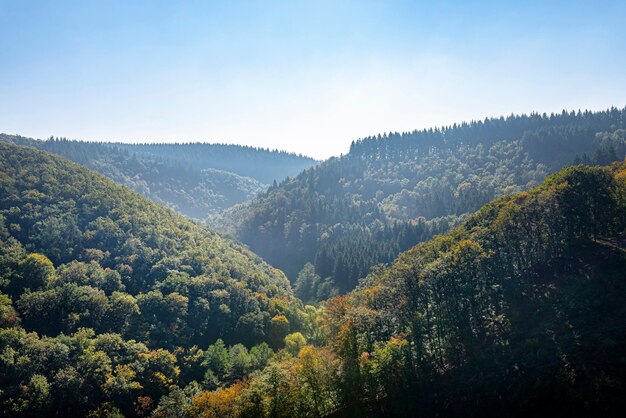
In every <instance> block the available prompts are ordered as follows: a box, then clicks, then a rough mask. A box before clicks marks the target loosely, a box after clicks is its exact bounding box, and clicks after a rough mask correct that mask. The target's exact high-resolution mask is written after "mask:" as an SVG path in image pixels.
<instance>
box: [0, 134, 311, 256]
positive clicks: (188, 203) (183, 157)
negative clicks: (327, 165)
mask: <svg viewBox="0 0 626 418" xmlns="http://www.w3.org/2000/svg"><path fill="white" fill-rule="evenodd" d="M0 141H6V142H12V143H15V144H17V145H27V146H30V147H35V148H39V149H42V150H44V151H49V152H52V153H55V154H58V155H61V156H63V157H65V158H68V159H70V160H72V161H75V162H77V163H79V164H82V165H84V166H86V167H88V168H90V169H92V170H95V171H97V172H99V173H100V174H103V175H105V176H107V177H109V178H110V179H112V180H114V181H116V182H118V183H120V184H122V185H124V186H127V187H129V188H131V189H133V190H135V191H137V192H139V193H141V194H143V195H145V196H147V197H149V198H150V199H152V200H154V201H155V202H159V203H163V204H166V205H168V206H170V207H172V208H174V209H176V210H177V211H179V212H180V213H182V214H184V215H187V216H190V217H193V218H198V219H203V218H205V217H206V216H207V215H209V214H211V213H215V212H218V211H221V210H223V209H226V208H228V207H230V206H233V205H235V204H237V203H240V202H243V201H246V200H248V199H251V198H253V197H254V196H256V195H257V194H258V193H261V192H263V191H265V190H266V189H267V186H268V185H269V184H270V183H272V181H275V180H279V181H280V180H282V179H284V178H285V177H288V176H294V175H296V174H298V173H299V172H300V171H302V170H303V169H305V168H307V167H310V166H312V165H313V164H315V161H314V160H313V159H311V158H308V157H304V156H302V155H296V154H290V153H286V152H281V151H276V150H275V151H270V150H268V149H262V148H253V147H245V146H239V145H225V144H201V143H188V144H121V143H110V142H100V143H95V142H85V141H71V140H67V139H65V138H63V139H61V138H56V139H55V138H50V139H49V140H45V141H42V140H34V139H30V138H24V137H20V136H13V135H5V134H0ZM67 222H71V220H68V219H63V218H50V220H49V221H48V222H47V223H45V224H43V225H42V229H45V228H47V227H50V229H51V230H53V231H54V230H58V228H57V227H56V225H58V224H66V223H67ZM48 223H50V224H52V225H48ZM110 226H112V225H111V222H108V225H107V222H106V221H105V220H103V222H101V223H100V224H99V225H97V226H96V225H94V231H93V233H94V234H95V235H98V234H102V235H103V236H100V237H96V239H101V238H104V239H107V240H109V241H108V242H102V241H100V243H101V244H102V245H103V246H115V245H117V244H116V243H115V235H116V228H113V229H109V227H110ZM68 232H69V231H68ZM107 234H108V235H107ZM105 237H106V238H105ZM47 238H48V239H50V240H57V242H58V241H61V242H62V240H63V236H62V235H58V236H54V235H49V236H48V237H47ZM53 246H54V247H56V248H61V247H62V245H53Z"/></svg>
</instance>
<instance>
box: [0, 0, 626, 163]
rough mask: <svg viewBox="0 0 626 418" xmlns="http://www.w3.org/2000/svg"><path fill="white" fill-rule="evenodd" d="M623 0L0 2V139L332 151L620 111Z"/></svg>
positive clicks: (625, 57) (625, 54)
mask: <svg viewBox="0 0 626 418" xmlns="http://www.w3.org/2000/svg"><path fill="white" fill-rule="evenodd" d="M625 3H626V2H620V1H615V2H602V1H587V2H575V1H563V2H561V1H550V0H543V1H537V2H531V1H515V2H510V3H508V4H507V3H505V2H502V1H497V2H496V1H494V2H487V1H483V2H479V1H462V2H461V1H459V2H444V1H434V0H433V1H429V2H420V1H406V2H404V1H382V0H381V1H354V2H351V1H341V0H335V1H328V2H325V1H316V2H313V1H311V2H297V1H293V0H284V1H262V2H261V1H226V0H224V1H221V2H209V1H197V2H191V1H188V2H185V1H169V0H168V1H154V0H151V1H137V0H124V1H113V0H106V1H105V0H102V1H77V2H70V1H65V2H64V1H41V2H39V1H28V0H0V132H6V133H18V134H21V135H25V136H32V137H38V138H42V137H49V136H50V135H54V136H65V137H68V138H76V139H86V140H117V141H125V142H133V141H150V142H154V141H168V142H169V141H206V142H228V143H240V144H248V145H255V146H263V147H270V148H280V149H285V150H289V151H296V152H302V153H304V154H308V155H311V156H314V157H317V158H322V157H328V156H330V155H338V154H340V153H342V152H344V153H345V152H346V151H347V149H348V146H349V144H350V141H352V140H353V139H357V138H359V137H363V136H367V135H370V134H377V133H381V132H385V131H408V130H413V129H416V128H425V127H431V126H436V125H442V124H449V123H453V122H459V121H463V120H470V119H477V118H479V119H482V118H484V117H485V116H499V115H502V114H510V113H512V112H514V113H523V112H525V113H528V112H531V111H540V112H544V111H546V112H551V111H560V110H561V109H563V108H567V109H579V108H581V109H594V110H596V109H604V108H606V107H609V106H611V105H615V106H620V107H621V106H624V105H626V26H625V23H624V22H626V5H625Z"/></svg>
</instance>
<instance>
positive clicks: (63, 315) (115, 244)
mask: <svg viewBox="0 0 626 418" xmlns="http://www.w3.org/2000/svg"><path fill="white" fill-rule="evenodd" d="M309 313H311V312H309ZM313 313H314V312H313ZM307 318H308V316H307V313H306V312H305V311H304V308H303V306H302V304H301V303H300V302H299V301H298V300H297V299H296V298H295V297H294V296H293V293H292V291H291V288H290V286H289V282H288V281H287V279H286V277H285V276H284V274H283V273H282V272H280V271H279V270H277V269H275V268H273V267H271V266H269V265H268V264H266V263H265V262H264V261H263V260H262V259H260V258H259V257H258V256H256V255H254V254H253V253H251V252H250V251H249V250H247V249H246V248H244V247H243V246H241V245H239V244H237V243H234V242H232V241H229V240H227V239H224V238H222V237H221V236H219V235H218V234H217V233H215V232H213V231H211V230H209V229H208V228H206V227H205V226H202V225H200V224H198V223H195V222H193V221H191V220H189V219H187V218H185V217H184V216H182V215H179V214H177V213H175V212H174V211H173V210H171V209H168V208H166V207H163V206H161V205H158V204H156V203H154V202H152V201H151V200H149V199H147V198H146V197H143V196H141V195H139V194H137V193H135V192H133V191H131V190H129V189H127V188H125V187H123V186H120V185H118V184H116V183H114V182H113V181H111V180H109V179H107V178H106V177H104V176H101V175H99V174H97V173H95V172H92V171H90V170H88V169H86V168H85V167H83V166H80V165H78V164H75V163H73V162H71V161H68V160H65V159H63V158H61V157H59V156H56V155H53V154H50V153H47V152H43V151H40V150H36V149H34V148H31V147H23V146H17V145H13V144H9V143H6V142H0V327H1V329H0V387H2V391H0V415H3V416H12V415H18V416H23V415H25V414H26V415H33V416H51V415H55V414H58V415H63V414H68V413H70V414H71V415H72V416H81V415H86V414H87V412H88V411H89V410H93V409H96V408H98V407H101V408H104V410H107V408H108V409H111V408H113V409H115V410H121V411H123V412H124V413H125V414H135V413H137V414H138V415H140V416H146V415H148V414H149V413H150V412H151V411H152V410H153V409H154V408H155V407H156V405H157V402H158V400H159V398H160V397H161V396H163V395H167V394H169V393H170V391H171V390H172V389H173V388H174V387H175V385H180V386H186V385H187V384H188V383H190V382H192V381H196V382H197V383H196V385H197V388H198V390H200V389H202V388H211V387H215V386H216V385H220V384H222V382H230V381H234V380H235V379H238V378H241V377H242V376H244V375H245V374H246V373H248V372H250V371H251V370H254V368H258V367H262V366H263V365H264V364H265V363H266V362H267V361H268V359H269V358H270V357H271V356H272V355H273V350H276V349H279V348H281V347H282V346H283V344H284V341H283V339H284V337H285V336H287V335H288V334H289V333H290V332H294V331H299V330H304V328H305V327H306V324H307V321H308V319H307ZM303 332H304V331H303ZM298 335H299V334H298ZM226 344H227V345H226ZM228 345H230V346H231V347H230V349H229V348H228ZM199 347H200V348H199ZM249 349H250V351H248V350H249ZM204 350H208V351H204ZM211 350H212V351H211ZM229 350H230V352H229ZM211 353H213V354H211ZM224 353H225V354H224ZM212 355H214V356H222V357H223V356H226V358H228V359H229V360H228V362H226V363H225V362H224V361H225V360H224V361H221V362H219V363H216V361H214V360H212V359H213V357H211V356H212ZM215 364H218V366H219V367H218V366H216V365H215ZM103 413H104V412H103Z"/></svg>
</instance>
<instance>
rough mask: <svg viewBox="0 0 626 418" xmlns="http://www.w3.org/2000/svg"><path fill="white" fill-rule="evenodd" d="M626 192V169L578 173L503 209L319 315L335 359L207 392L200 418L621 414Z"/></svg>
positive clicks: (315, 352) (424, 246)
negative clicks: (203, 415)
mask: <svg viewBox="0 0 626 418" xmlns="http://www.w3.org/2000/svg"><path fill="white" fill-rule="evenodd" d="M625 179H626V163H622V164H615V165H614V166H613V167H612V168H610V169H609V168H600V167H585V166H582V165H581V166H576V167H569V168H566V169H564V170H562V171H560V172H559V173H557V174H555V175H552V176H550V177H549V178H548V179H547V180H546V181H545V182H544V184H543V185H541V186H539V187H537V188H534V189H531V190H530V191H529V192H527V193H520V194H516V195H511V196H506V197H503V198H500V199H497V200H495V201H494V202H492V203H490V204H488V205H486V206H484V207H483V208H482V209H481V210H479V211H478V212H477V213H475V214H474V215H471V216H469V217H468V218H467V220H466V221H465V222H464V223H463V224H462V225H461V226H460V227H458V228H455V229H453V230H451V231H449V232H448V233H446V234H443V235H441V236H438V237H436V238H435V239H433V240H431V241H429V242H426V243H421V244H418V245H417V246H415V247H414V248H412V249H411V250H409V251H407V252H405V253H403V254H401V255H400V256H399V257H398V258H397V260H396V261H395V262H394V263H393V264H392V265H391V266H389V267H384V268H377V269H375V270H374V271H373V272H372V273H371V274H370V275H369V276H368V277H367V278H366V280H365V281H364V282H363V283H362V286H361V287H360V288H359V289H358V290H355V291H353V292H351V293H350V294H348V295H343V296H338V297H335V298H332V299H330V300H329V301H327V302H326V303H324V304H323V307H322V308H320V309H322V310H323V321H322V328H323V329H324V331H325V338H326V343H327V346H326V347H324V348H321V349H319V348H314V347H311V346H304V347H302V348H301V349H300V350H299V354H298V357H297V358H293V357H291V356H288V357H283V358H282V359H277V361H275V362H274V363H272V364H270V366H268V367H267V368H265V369H264V370H263V371H262V372H261V373H258V374H255V375H253V376H252V377H251V379H250V381H248V382H246V384H245V385H238V386H233V388H232V390H230V391H228V392H227V391H222V392H219V394H218V393H215V394H213V395H211V396H209V395H208V394H207V393H206V392H205V393H203V394H200V395H199V396H198V397H197V398H196V399H195V400H194V406H193V407H192V408H190V411H192V412H194V413H196V412H199V413H205V412H206V411H211V410H215V408H218V407H219V408H220V409H219V410H220V412H222V413H223V414H224V415H227V416H233V417H245V416H265V417H282V416H293V417H308V416H354V417H362V416H371V417H374V416H376V417H378V416H442V415H445V416H563V415H567V416H618V415H620V413H621V412H622V411H623V410H624V406H625V405H624V399H625V398H624V383H625V382H626V367H625V365H624V363H623V362H622V361H621V359H623V358H624V356H625V355H626V352H625V350H624V347H626V345H624V342H625V341H624V335H626V322H625V321H624V318H625V317H626V308H625V306H624V303H623V300H624V297H626V283H625V282H624V280H623V279H624V271H626V242H625V241H624V233H626V206H625V203H626V202H625V201H624V198H625V197H626V194H625V193H624V191H625V190H626V188H625V187H626V181H625ZM310 308H311V309H315V308H313V307H310ZM295 336H296V334H292V335H290V336H288V337H287V338H286V340H287V341H286V345H287V349H288V350H291V351H292V353H293V352H295V351H296V350H295V348H292V347H293V346H294V345H295V344H292V342H291V341H290V340H292V339H293V340H295V339H296V338H295ZM298 339H299V338H298ZM227 394H228V397H225V395H227ZM218 395H219V396H218ZM207 416H213V415H210V414H209V415H207Z"/></svg>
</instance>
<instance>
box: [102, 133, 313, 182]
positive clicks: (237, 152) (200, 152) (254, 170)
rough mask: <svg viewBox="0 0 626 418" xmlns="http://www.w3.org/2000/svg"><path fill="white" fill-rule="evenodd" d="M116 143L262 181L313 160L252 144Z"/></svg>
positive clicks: (280, 177) (289, 173)
mask: <svg viewBox="0 0 626 418" xmlns="http://www.w3.org/2000/svg"><path fill="white" fill-rule="evenodd" d="M113 145H115V146H116V147H118V148H120V149H123V150H127V151H128V152H130V153H137V154H144V155H151V156H154V157H158V158H163V159H167V160H171V161H177V162H179V163H180V164H181V165H184V166H187V167H191V168H193V169H197V170H200V169H204V168H207V167H210V168H214V169H217V170H224V171H230V172H232V173H235V174H238V175H240V176H244V177H251V178H253V179H255V180H257V181H259V182H261V183H264V184H272V183H273V182H274V180H276V181H278V182H280V181H281V180H283V179H285V178H286V177H292V176H295V175H296V174H299V173H300V172H301V171H302V170H304V169H305V168H308V167H310V166H312V165H314V164H315V163H316V161H315V160H314V159H312V158H310V157H306V156H304V155H301V154H294V153H290V152H286V151H279V150H270V149H267V148H256V147H250V146H245V145H231V144H205V143H175V144H122V143H114V144H113Z"/></svg>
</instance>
